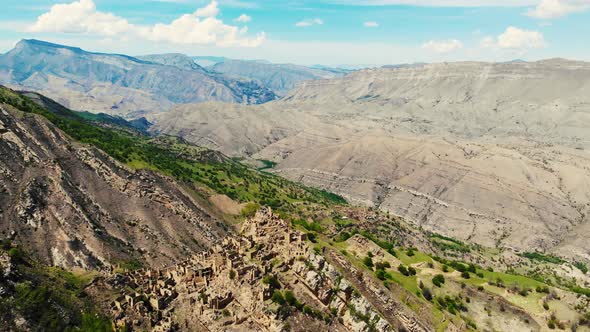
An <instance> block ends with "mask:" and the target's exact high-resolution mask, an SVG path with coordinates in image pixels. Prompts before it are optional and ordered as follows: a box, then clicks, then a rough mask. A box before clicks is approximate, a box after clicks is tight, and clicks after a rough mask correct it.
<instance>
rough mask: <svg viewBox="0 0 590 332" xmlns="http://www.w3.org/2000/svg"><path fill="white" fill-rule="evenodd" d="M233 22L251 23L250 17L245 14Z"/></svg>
mask: <svg viewBox="0 0 590 332" xmlns="http://www.w3.org/2000/svg"><path fill="white" fill-rule="evenodd" d="M235 21H236V22H240V23H248V22H250V21H252V17H251V16H248V15H246V14H242V15H240V16H239V17H238V18H236V19H235Z"/></svg>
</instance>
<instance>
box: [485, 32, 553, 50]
mask: <svg viewBox="0 0 590 332" xmlns="http://www.w3.org/2000/svg"><path fill="white" fill-rule="evenodd" d="M481 46H482V47H483V48H492V49H509V50H521V51H524V50H527V49H535V48H543V47H545V46H546V43H545V38H544V37H543V34H542V33H540V32H538V31H529V30H523V29H519V28H515V27H508V28H507V29H506V31H504V32H503V33H502V34H501V35H499V36H498V37H497V38H493V37H489V36H488V37H485V38H484V39H482V41H481Z"/></svg>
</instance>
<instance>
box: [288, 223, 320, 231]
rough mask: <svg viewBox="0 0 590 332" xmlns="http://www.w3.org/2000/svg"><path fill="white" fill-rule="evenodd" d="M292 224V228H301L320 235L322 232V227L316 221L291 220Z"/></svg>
mask: <svg viewBox="0 0 590 332" xmlns="http://www.w3.org/2000/svg"><path fill="white" fill-rule="evenodd" d="M292 224H293V226H301V227H303V228H305V229H306V230H308V231H310V232H316V233H321V232H322V231H323V227H322V225H321V224H320V223H319V222H317V221H312V222H308V221H305V220H293V222H292Z"/></svg>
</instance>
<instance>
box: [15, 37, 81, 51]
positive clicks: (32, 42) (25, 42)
mask: <svg viewBox="0 0 590 332" xmlns="http://www.w3.org/2000/svg"><path fill="white" fill-rule="evenodd" d="M26 47H41V48H63V49H68V50H70V51H73V52H76V53H84V50H82V49H81V48H79V47H72V46H66V45H60V44H55V43H50V42H47V41H43V40H39V39H21V40H20V41H19V42H18V43H17V44H16V46H15V47H14V49H15V50H22V49H24V48H26Z"/></svg>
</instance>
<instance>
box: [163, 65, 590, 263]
mask: <svg viewBox="0 0 590 332" xmlns="http://www.w3.org/2000/svg"><path fill="white" fill-rule="evenodd" d="M589 89H590V65H589V64H587V63H584V62H572V61H567V60H560V59H555V60H547V61H540V62H534V63H526V62H514V63H495V64H491V63H445V64H432V65H416V66H404V67H396V68H382V69H371V70H363V71H358V72H355V73H352V74H349V75H347V76H345V77H344V78H341V79H332V80H319V81H313V82H306V83H304V84H302V85H301V86H300V87H299V88H296V89H294V90H293V91H291V92H290V93H289V95H287V96H286V97H285V98H283V99H282V100H280V101H275V102H271V103H268V104H265V105H259V106H251V107H248V106H236V105H233V106H228V105H226V104H215V103H209V104H193V105H182V106H179V107H177V108H175V109H173V110H172V111H171V112H169V113H167V114H161V115H158V116H154V117H153V118H152V120H153V121H154V122H155V125H154V127H152V130H153V131H154V132H159V133H167V134H173V135H179V136H182V137H185V138H186V139H187V140H189V141H192V142H195V143H198V144H200V145H204V146H209V147H214V148H216V149H219V150H221V151H223V152H225V153H227V154H230V155H235V156H242V157H248V158H251V159H259V160H270V161H272V162H274V163H276V166H275V167H274V169H273V170H272V171H274V172H276V173H278V174H280V175H282V176H285V177H287V178H289V179H293V180H297V181H302V182H304V183H306V184H309V185H313V186H318V187H321V188H325V189H328V190H331V191H334V192H336V193H339V194H341V195H343V196H345V197H346V198H348V199H349V200H350V201H353V202H360V203H363V204H369V205H374V206H378V207H380V208H382V209H385V210H387V211H390V212H392V213H395V214H397V215H400V216H403V217H404V218H407V219H408V220H410V221H412V222H414V223H415V224H416V225H421V226H423V227H424V228H426V229H430V230H434V231H437V232H441V233H443V234H446V235H449V236H456V237H459V238H461V239H463V240H470V241H474V242H477V243H480V244H484V245H492V246H503V247H513V248H516V249H519V250H541V251H549V252H555V253H560V254H563V255H567V256H569V257H575V258H577V259H585V260H589V259H590V253H589V252H588V249H587V248H586V246H585V245H584V239H585V238H586V237H587V236H588V234H589V232H590V221H589V219H588V211H589V208H590V205H589V203H590V196H589V195H588V192H590V156H589V155H588V152H587V149H588V148H589V146H588V145H589V144H588V143H589V142H590V131H588V130H587V128H588V127H589V126H590V123H589V122H590V116H589V114H590V99H589V97H588V96H590V94H589Z"/></svg>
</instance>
